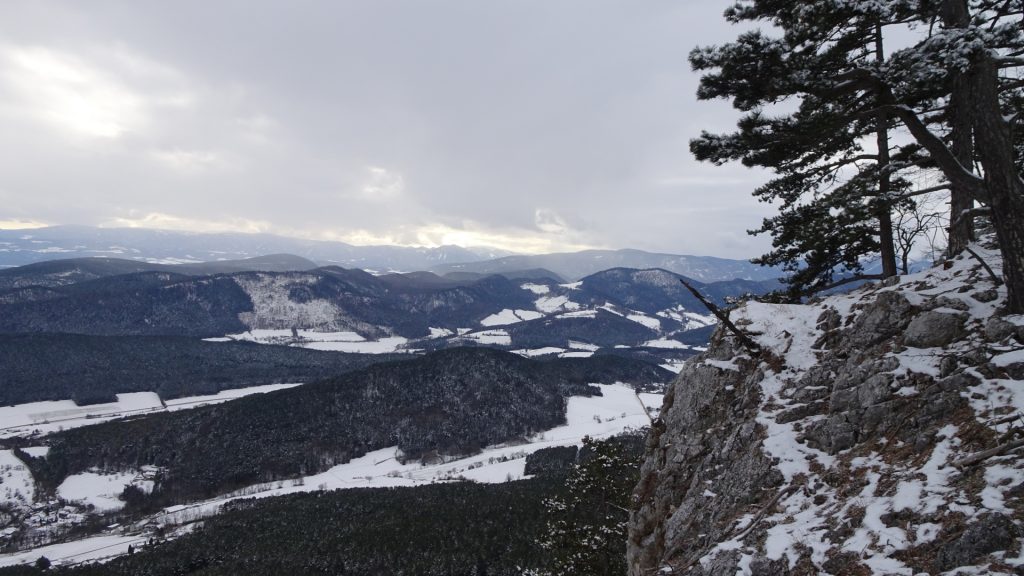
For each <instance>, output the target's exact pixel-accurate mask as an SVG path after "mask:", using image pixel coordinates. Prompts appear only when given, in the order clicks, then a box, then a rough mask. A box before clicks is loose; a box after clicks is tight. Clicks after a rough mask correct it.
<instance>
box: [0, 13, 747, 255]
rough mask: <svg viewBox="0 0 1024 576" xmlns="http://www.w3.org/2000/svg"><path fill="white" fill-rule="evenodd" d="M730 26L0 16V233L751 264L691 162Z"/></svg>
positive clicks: (566, 18) (723, 181) (570, 18)
mask: <svg viewBox="0 0 1024 576" xmlns="http://www.w3.org/2000/svg"><path fill="white" fill-rule="evenodd" d="M727 4H728V2H722V3H719V2H698V1H696V0H692V1H678V0H653V1H650V2H631V1H625V0H620V1H603V0H563V1H559V2H551V1H548V0H544V1H541V0H527V1H515V2H512V1H493V2H492V1H488V2H477V1H471V0H462V1H455V0H440V1H432V2H419V1H415V0H404V1H398V0H380V1H376V0H375V1H374V2H355V1H352V2H328V1H311V0H309V1H297V2H287V3H283V2H249V1H235V2H206V1H198V0H187V1H179V2H170V3H169V2H156V1H139V2H113V1H108V2H105V1H102V0H97V1H95V2H89V3H81V2H73V1H70V0H68V1H65V2H47V1H45V0H44V1H31V2H30V1H25V2H20V1H17V0H14V1H9V2H4V3H2V4H0V22H2V23H0V30H2V32H3V33H2V34H0V39H2V40H0V168H2V169H0V206H2V207H0V226H2V225H3V224H2V222H4V221H15V220H30V221H40V222H49V223H82V224H106V225H140V226H152V227H173V228H184V229H199V230H215V229H233V230H261V231H271V232H279V233H285V234H299V235H305V236H310V237H317V238H336V239H343V240H350V241H358V242H402V243H441V242H459V243H464V244H467V243H489V244H494V245H500V246H501V247H505V248H510V249H514V250H532V251H536V250H560V249H573V248H581V247H588V246H601V247H627V246H628V247H639V248H645V249H651V250H660V251H670V252H689V253H706V254H715V255H723V256H734V257H750V256H753V255H756V254H757V253H759V252H760V251H762V250H763V249H764V248H765V241H764V240H763V239H751V238H748V237H746V235H745V234H744V231H745V230H746V229H747V228H753V227H756V226H757V224H758V223H759V222H760V219H761V217H762V216H763V215H764V214H765V211H766V209H767V208H766V207H765V206H763V205H759V204H757V202H756V201H755V200H754V199H752V198H751V197H750V194H749V192H750V190H751V189H752V188H753V187H754V186H756V185H757V183H758V182H759V181H760V180H761V178H762V177H761V176H760V175H758V174H756V173H752V172H750V171H747V170H745V169H742V168H737V167H725V168H712V167H708V166H701V165H698V164H697V163H696V162H694V161H693V160H692V158H690V156H689V153H688V151H687V141H688V139H689V138H690V137H692V136H694V135H696V134H697V133H698V132H699V130H700V129H701V128H711V129H728V128H729V127H730V126H731V124H732V122H733V120H734V114H733V113H732V112H731V111H730V110H729V109H728V106H727V105H725V104H723V103H697V102H696V101H695V98H694V96H693V93H694V90H695V88H696V82H697V79H696V77H695V76H694V75H693V74H692V73H691V72H690V71H689V66H688V64H687V62H686V54H687V53H688V52H689V50H690V49H691V48H692V47H693V46H695V45H697V44H702V43H710V42H721V41H725V40H728V39H729V38H730V37H731V36H732V35H734V34H735V31H734V30H730V29H729V28H728V26H727V25H726V24H725V23H724V21H722V19H721V17H720V13H721V11H722V10H723V9H724V7H725V6H726V5H727Z"/></svg>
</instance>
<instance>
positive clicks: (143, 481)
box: [57, 467, 156, 512]
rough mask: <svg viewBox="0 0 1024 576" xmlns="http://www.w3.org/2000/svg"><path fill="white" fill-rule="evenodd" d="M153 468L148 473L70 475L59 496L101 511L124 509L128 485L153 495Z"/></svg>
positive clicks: (142, 471)
mask: <svg viewBox="0 0 1024 576" xmlns="http://www.w3.org/2000/svg"><path fill="white" fill-rule="evenodd" d="M155 472H156V469H155V468H153V467H148V470H139V471H129V472H100V471H96V470H93V471H89V472H82V473H80V474H73V475H71V476H68V477H67V478H66V479H65V480H64V482H62V483H61V485H60V486H58V487H57V496H59V497H60V498H62V499H64V500H67V501H68V502H75V503H78V504H83V505H91V506H92V507H93V508H94V509H96V510H97V511H100V512H109V511H113V510H120V509H121V508H124V501H123V500H121V499H120V495H121V493H122V492H124V489H125V488H126V487H127V486H135V487H137V488H139V489H141V490H142V491H143V492H152V490H153V481H152V480H151V477H152V474H153V473H155Z"/></svg>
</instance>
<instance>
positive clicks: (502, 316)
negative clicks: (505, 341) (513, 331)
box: [480, 308, 544, 326]
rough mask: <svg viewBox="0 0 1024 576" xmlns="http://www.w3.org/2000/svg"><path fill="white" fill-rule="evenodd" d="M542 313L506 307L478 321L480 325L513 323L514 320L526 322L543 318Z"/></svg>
mask: <svg viewBox="0 0 1024 576" xmlns="http://www.w3.org/2000/svg"><path fill="white" fill-rule="evenodd" d="M543 317H544V314H542V313H540V312H537V311H536V310H509V309H508V308H506V309H504V310H502V311H501V312H498V313H497V314H491V315H490V316H488V317H486V318H484V319H483V320H481V321H480V325H481V326H505V325H507V324H515V323H516V322H526V321H527V320H536V319H537V318H543Z"/></svg>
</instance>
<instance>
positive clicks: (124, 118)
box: [2, 48, 142, 138]
mask: <svg viewBox="0 0 1024 576" xmlns="http://www.w3.org/2000/svg"><path fill="white" fill-rule="evenodd" d="M2 56H3V60H4V61H5V62H4V64H5V65H4V68H5V69H6V72H7V73H6V78H5V80H6V81H7V83H8V84H9V85H10V86H11V88H12V89H13V92H14V93H15V94H16V98H17V99H18V101H19V102H18V104H20V106H21V107H24V108H28V109H29V111H30V113H32V114H33V115H35V116H37V117H38V118H40V119H43V120H46V121H48V122H50V123H52V124H53V125H55V126H58V127H60V128H63V129H65V130H68V131H71V132H73V133H76V134H80V135H85V136H93V137H98V138H116V137H118V136H120V135H121V134H122V133H124V132H125V131H126V130H129V129H131V128H133V127H135V126H137V125H138V124H139V123H140V122H141V121H142V111H141V108H142V102H141V98H140V97H139V95H138V94H136V93H134V92H133V91H131V90H130V89H128V88H127V87H125V86H123V85H121V84H120V83H118V82H117V81H116V80H114V79H113V78H110V77H108V76H107V75H106V74H104V73H103V72H102V71H100V70H99V69H97V68H94V67H91V66H89V65H88V64H86V63H85V62H83V61H81V60H80V59H78V58H76V57H74V56H71V55H68V54H63V53H60V52H56V51H53V50H48V49H45V48H7V49H4V50H3V51H2Z"/></svg>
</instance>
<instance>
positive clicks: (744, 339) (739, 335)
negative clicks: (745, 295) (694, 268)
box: [679, 278, 761, 354]
mask: <svg viewBox="0 0 1024 576" xmlns="http://www.w3.org/2000/svg"><path fill="white" fill-rule="evenodd" d="M679 281H680V282H682V283H683V286H686V289H687V290H689V291H690V293H691V294H693V295H694V296H695V297H696V298H697V300H700V303H701V304H703V305H704V307H705V308H707V309H708V310H710V311H711V313H712V314H714V315H715V318H718V321H719V322H721V323H722V326H725V327H726V328H727V329H728V330H729V331H730V332H732V333H733V335H735V336H736V339H737V340H738V341H739V343H740V344H742V345H743V347H744V348H746V349H747V350H750V351H751V352H754V353H756V354H760V353H761V345H760V344H758V343H757V342H754V340H753V339H752V338H751V337H750V336H748V335H747V333H746V332H744V331H743V330H740V329H739V328H738V327H737V326H736V325H735V324H733V323H732V320H729V315H728V314H727V313H725V312H724V311H723V310H722V309H721V308H719V307H718V306H716V305H715V303H714V302H711V301H710V300H708V299H707V298H705V297H704V295H703V294H701V293H700V292H698V291H697V289H696V288H694V287H693V286H691V285H690V283H689V282H687V281H686V280H685V279H683V278H680V279H679Z"/></svg>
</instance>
